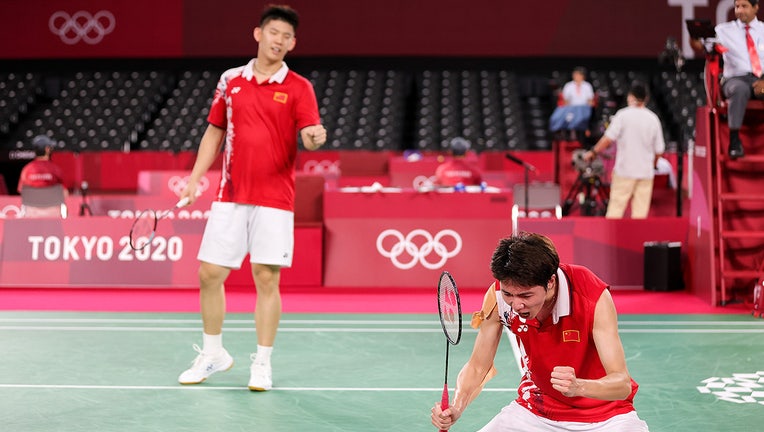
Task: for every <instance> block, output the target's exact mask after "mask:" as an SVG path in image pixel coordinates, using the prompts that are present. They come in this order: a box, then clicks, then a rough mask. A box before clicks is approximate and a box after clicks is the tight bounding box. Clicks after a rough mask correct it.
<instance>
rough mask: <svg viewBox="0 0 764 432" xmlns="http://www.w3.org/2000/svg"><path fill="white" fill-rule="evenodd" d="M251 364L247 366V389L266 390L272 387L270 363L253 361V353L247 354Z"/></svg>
mask: <svg viewBox="0 0 764 432" xmlns="http://www.w3.org/2000/svg"><path fill="white" fill-rule="evenodd" d="M249 359H250V360H252V366H250V368H249V372H250V375H249V389H250V390H252V391H266V390H270V389H272V388H273V378H272V374H271V364H270V363H259V362H256V361H255V354H252V355H250V356H249Z"/></svg>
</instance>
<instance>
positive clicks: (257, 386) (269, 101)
mask: <svg viewBox="0 0 764 432" xmlns="http://www.w3.org/2000/svg"><path fill="white" fill-rule="evenodd" d="M297 24H298V15H297V13H296V12H295V10H293V9H291V8H290V7H288V6H274V5H268V6H266V8H265V10H264V11H263V13H262V15H261V17H260V22H259V24H258V26H257V27H256V28H255V29H254V39H255V41H256V42H257V44H258V48H257V58H255V59H252V60H251V61H250V62H249V63H248V64H247V65H245V66H241V67H237V68H234V69H230V70H228V71H226V72H224V73H223V75H222V76H221V77H220V81H219V82H218V85H217V88H216V90H215V96H214V98H213V100H212V105H211V106H210V112H209V115H208V117H207V121H208V122H209V126H208V127H207V130H206V131H205V133H204V136H203V137H202V140H201V143H200V145H199V151H198V154H197V157H196V162H195V164H194V167H193V169H192V171H191V176H190V181H189V183H188V186H187V187H186V188H185V190H184V191H183V192H182V193H181V198H188V199H189V200H191V202H193V201H194V199H195V198H196V196H197V195H196V193H197V185H198V182H199V180H200V179H201V178H202V176H203V175H204V174H205V173H206V172H207V171H208V170H209V168H210V166H211V165H212V163H213V162H214V161H215V159H216V158H217V156H218V154H219V153H220V149H221V146H223V148H224V157H223V168H222V174H221V178H220V184H219V186H218V191H217V196H216V198H215V201H214V202H213V204H212V209H211V211H210V216H209V219H208V221H207V226H206V228H205V230H204V235H203V237H202V242H201V245H200V247H199V254H198V258H199V261H200V262H201V264H200V267H199V284H200V305H201V314H202V321H203V327H204V328H203V330H204V333H203V335H202V338H203V346H202V348H199V347H198V346H197V345H194V349H195V350H196V351H197V352H198V353H199V355H198V356H197V357H196V359H195V360H194V362H193V364H192V366H191V368H190V369H188V370H186V371H185V372H183V373H182V374H180V377H179V378H178V381H179V382H180V383H181V384H198V383H200V382H202V381H204V380H205V379H207V378H208V377H209V376H210V375H212V374H213V373H215V372H219V371H224V370H228V369H230V368H231V367H232V366H233V358H232V357H231V355H230V354H229V353H228V352H227V351H226V350H225V348H223V340H222V327H223V319H224V316H225V291H224V286H223V283H224V282H225V280H226V278H227V277H228V275H229V274H230V272H231V269H236V268H239V267H240V266H241V263H242V260H243V259H244V257H245V256H246V255H247V254H249V255H250V261H251V266H252V275H253V277H254V282H255V287H256V290H257V304H256V306H255V328H256V330H257V351H256V353H255V354H252V355H251V356H250V357H251V360H252V365H251V368H250V371H251V374H250V381H249V389H250V390H254V391H265V390H269V389H271V387H272V385H273V384H272V374H271V352H272V350H273V342H274V340H275V338H276V332H277V329H278V325H279V321H280V319H281V295H280V292H279V279H280V269H281V267H289V266H291V264H292V252H293V243H294V194H295V158H296V155H297V145H298V138H297V137H298V134H299V136H300V137H301V138H302V143H303V145H304V146H305V148H306V149H308V150H316V149H318V148H320V147H321V146H322V145H323V144H324V143H325V142H326V129H324V127H323V126H322V125H321V120H320V117H319V113H318V104H317V102H316V95H315V92H314V90H313V86H312V85H311V83H310V81H308V80H307V79H305V78H304V77H302V76H300V75H298V74H296V73H295V72H293V71H291V70H290V69H289V68H288V67H287V65H286V63H284V56H286V54H287V53H288V52H289V51H291V50H292V49H294V47H295V43H296V38H295V31H296V30H297Z"/></svg>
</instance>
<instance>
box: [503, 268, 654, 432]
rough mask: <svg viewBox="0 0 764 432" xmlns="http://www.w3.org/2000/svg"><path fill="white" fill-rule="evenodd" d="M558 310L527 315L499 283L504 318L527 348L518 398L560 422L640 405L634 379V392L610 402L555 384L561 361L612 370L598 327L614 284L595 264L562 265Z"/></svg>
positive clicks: (601, 372)
mask: <svg viewBox="0 0 764 432" xmlns="http://www.w3.org/2000/svg"><path fill="white" fill-rule="evenodd" d="M557 275H558V277H559V280H560V285H559V293H558V299H557V304H556V305H555V312H554V314H553V315H556V316H557V317H558V322H557V323H556V324H555V323H554V319H553V316H549V317H548V318H547V319H546V320H544V322H543V323H539V322H538V320H536V319H532V320H527V321H526V320H523V319H521V318H520V316H519V315H517V314H515V313H514V312H513V311H512V310H511V309H510V307H509V305H507V304H506V303H505V302H504V299H503V298H502V296H501V289H500V287H499V283H498V282H496V283H494V289H495V290H496V296H497V299H496V300H497V305H498V311H499V317H500V319H501V322H502V324H504V325H505V326H506V327H508V328H509V329H510V330H511V331H512V333H513V334H514V335H515V336H516V338H517V340H518V342H519V345H520V351H521V353H522V365H523V369H524V375H523V377H522V378H521V382H520V385H519V386H518V389H517V391H518V398H517V399H516V401H517V403H519V404H520V405H521V406H523V407H525V408H527V409H528V410H530V411H531V412H533V413H534V414H536V415H538V416H541V417H545V418H548V419H551V420H556V421H572V422H600V421H605V420H607V419H609V418H611V417H613V416H616V415H619V414H625V413H628V412H630V411H633V410H634V405H633V400H634V395H635V394H636V392H637V389H638V387H639V386H638V385H637V383H636V382H635V381H634V380H632V381H631V394H629V396H628V397H627V398H626V399H625V400H618V401H605V400H599V399H590V398H585V397H573V398H570V397H567V396H563V395H562V393H560V392H559V391H557V390H555V389H554V388H552V383H551V382H550V380H551V374H552V370H553V369H554V367H555V366H571V367H573V368H574V369H575V371H576V376H577V377H579V378H584V379H598V378H601V377H603V376H605V375H606V372H605V368H604V367H603V366H602V362H601V361H600V358H599V355H598V353H597V348H596V347H595V345H594V339H593V337H592V329H593V325H594V309H595V306H596V304H597V301H598V300H599V298H600V296H601V295H602V293H603V292H604V290H606V289H607V288H608V286H607V284H605V282H603V281H602V280H600V279H599V278H598V277H597V276H596V275H595V274H594V273H592V272H591V271H590V270H589V269H587V268H585V267H581V266H576V265H567V264H561V265H560V270H558V272H557Z"/></svg>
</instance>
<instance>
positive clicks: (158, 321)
mask: <svg viewBox="0 0 764 432" xmlns="http://www.w3.org/2000/svg"><path fill="white" fill-rule="evenodd" d="M0 322H8V323H102V324H121V323H132V324H136V323H138V324H201V323H202V320H201V319H161V318H135V319H131V318H0ZM225 322H226V324H252V323H254V319H248V320H228V319H227V320H225ZM281 323H282V324H341V325H350V324H359V325H360V324H363V325H388V324H397V325H439V324H440V323H439V322H438V320H437V319H433V320H431V321H401V320H390V321H384V320H290V319H282V320H281Z"/></svg>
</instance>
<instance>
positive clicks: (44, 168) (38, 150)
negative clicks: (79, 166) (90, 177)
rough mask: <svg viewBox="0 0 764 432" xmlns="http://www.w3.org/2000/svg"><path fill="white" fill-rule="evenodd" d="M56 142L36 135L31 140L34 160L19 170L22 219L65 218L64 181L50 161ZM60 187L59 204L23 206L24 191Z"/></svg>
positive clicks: (56, 167)
mask: <svg viewBox="0 0 764 432" xmlns="http://www.w3.org/2000/svg"><path fill="white" fill-rule="evenodd" d="M55 145H56V142H55V141H53V140H52V139H50V138H49V137H47V136H45V135H38V136H36V137H34V139H33V140H32V146H33V147H34V151H35V158H34V159H33V160H32V161H31V162H29V163H28V164H26V165H25V166H24V168H22V169H21V175H20V176H19V184H18V192H19V193H20V194H21V195H22V206H23V207H24V209H23V214H24V217H61V216H64V217H65V216H66V214H65V213H66V212H65V210H63V209H64V208H65V207H62V206H61V204H63V199H64V198H65V197H66V195H67V191H66V188H65V187H63V183H64V179H63V175H62V171H61V168H60V167H59V166H58V165H56V164H55V163H53V161H51V160H50V157H51V154H52V153H53V148H54V147H55ZM56 185H61V187H62V188H63V191H62V196H61V201H62V202H61V203H60V204H59V205H55V206H50V207H37V206H29V205H24V197H25V195H26V194H25V192H24V190H25V189H44V188H49V187H51V186H56Z"/></svg>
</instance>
